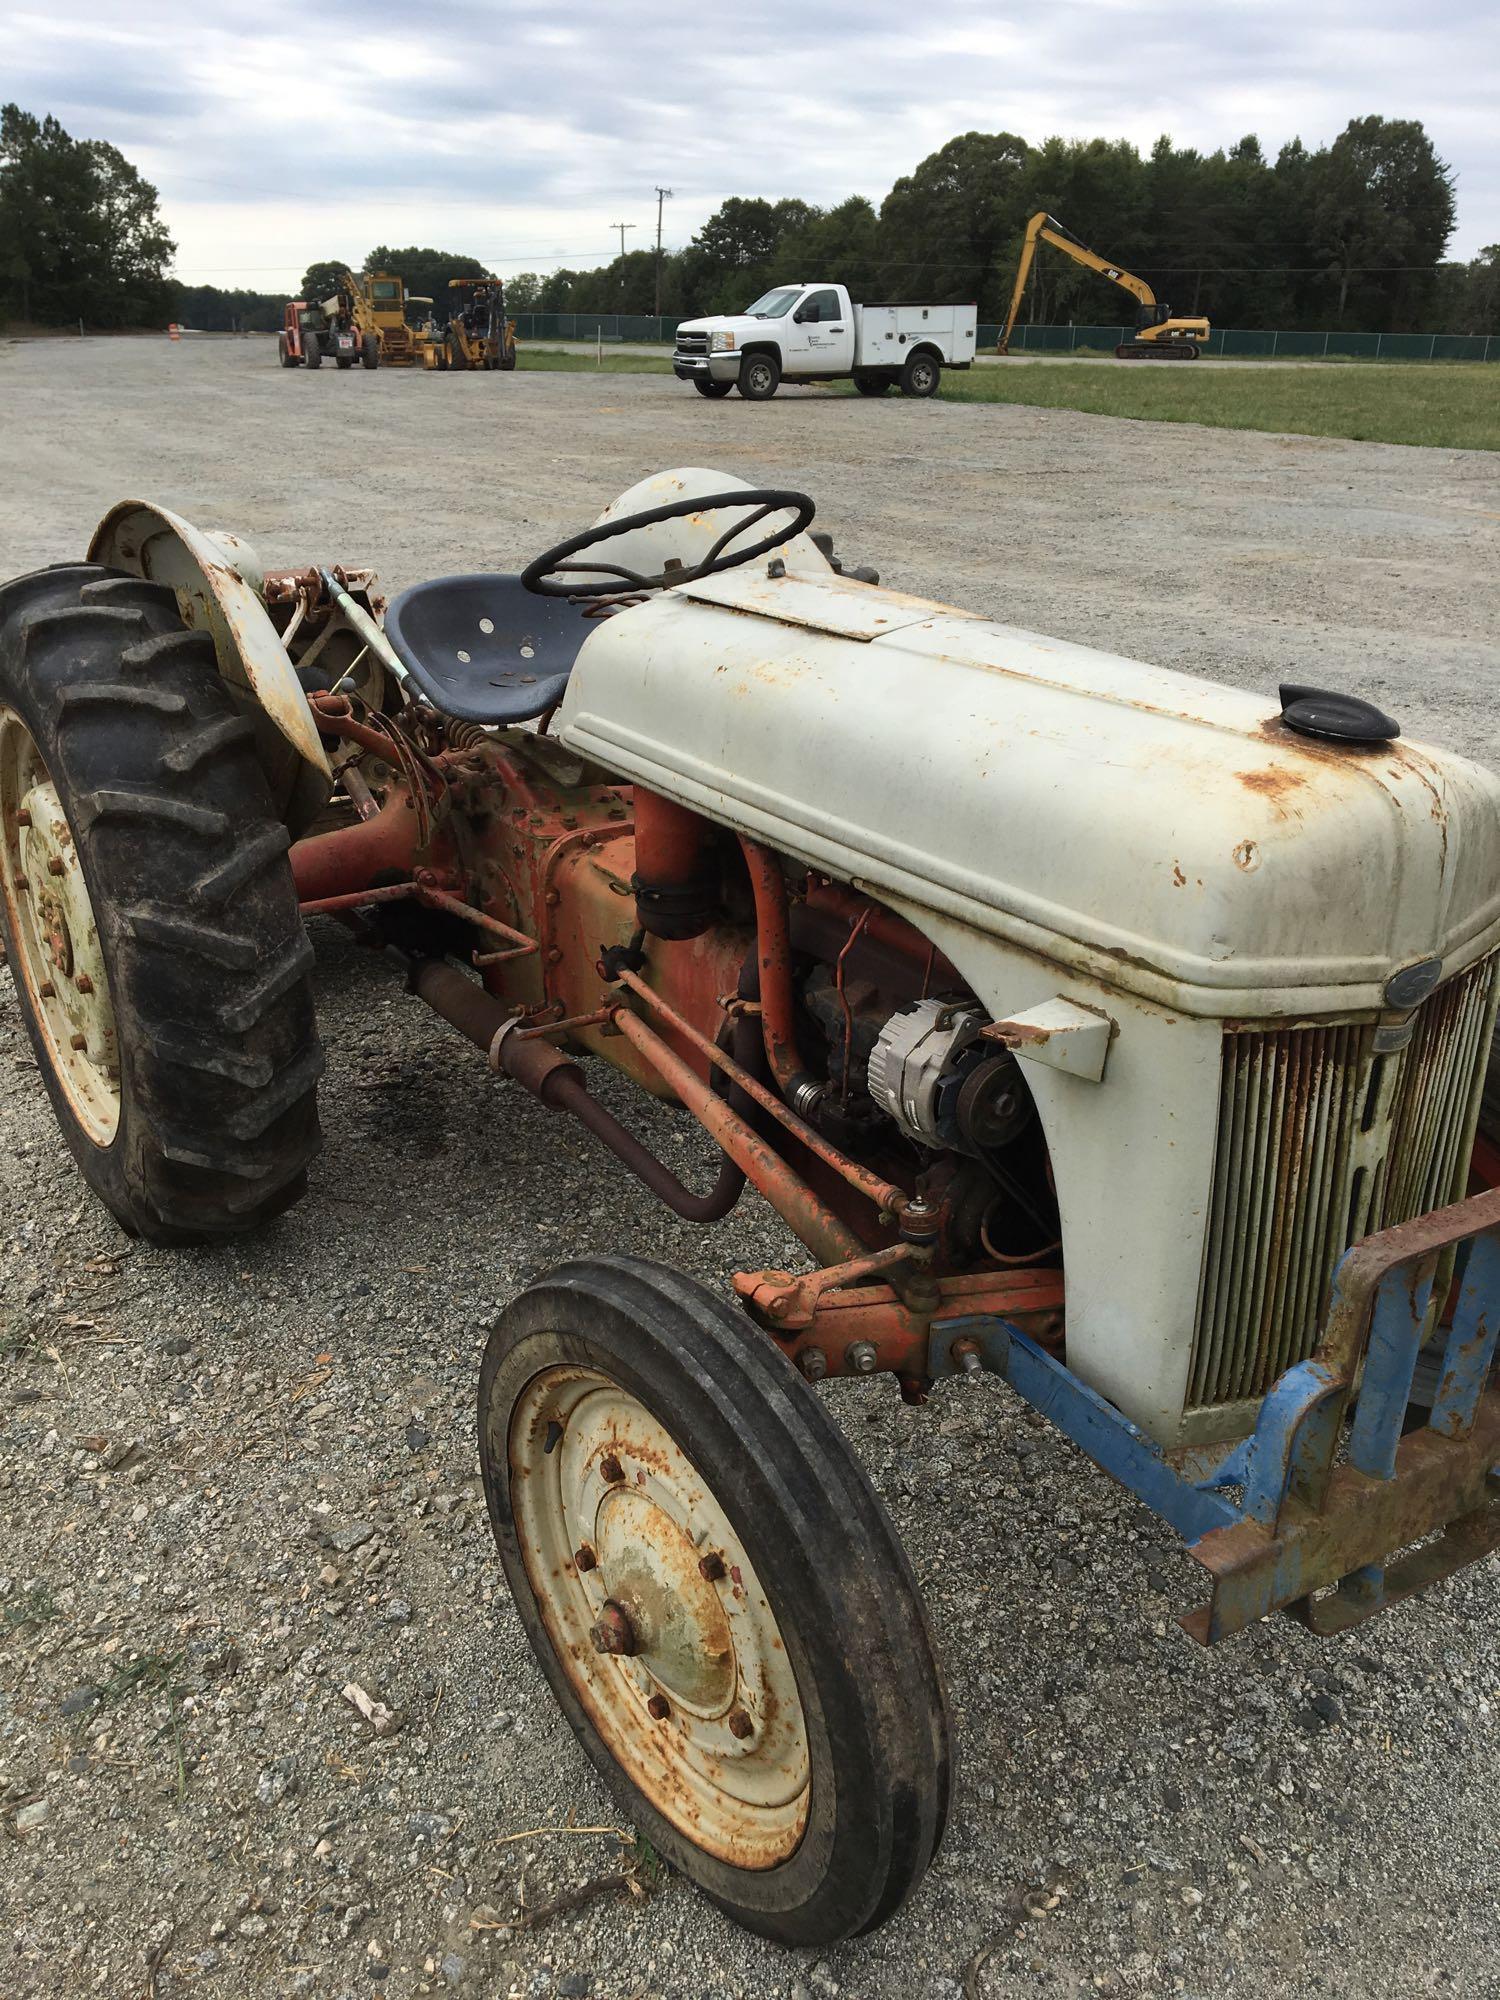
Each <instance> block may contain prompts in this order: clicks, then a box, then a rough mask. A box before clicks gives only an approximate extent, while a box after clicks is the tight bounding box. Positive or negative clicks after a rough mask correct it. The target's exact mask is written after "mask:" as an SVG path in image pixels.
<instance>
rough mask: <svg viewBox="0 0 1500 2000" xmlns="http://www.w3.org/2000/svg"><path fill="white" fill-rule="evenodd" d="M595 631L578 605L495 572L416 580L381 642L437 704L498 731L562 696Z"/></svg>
mask: <svg viewBox="0 0 1500 2000" xmlns="http://www.w3.org/2000/svg"><path fill="white" fill-rule="evenodd" d="M591 629H592V626H591V623H590V621H589V620H587V619H585V618H584V616H583V607H582V606H581V605H577V604H570V603H569V602H568V600H567V599H566V598H563V597H538V596H536V595H535V594H534V593H533V592H532V591H529V590H523V589H522V588H521V581H520V578H519V577H515V576H503V575H499V574H495V573H490V574H487V575H481V576H435V577H434V578H433V579H432V581H431V582H430V583H416V584H413V585H412V587H411V589H410V590H403V591H402V592H401V594H400V596H399V597H394V598H392V600H391V602H390V604H389V606H388V607H387V609H386V614H385V636H386V637H387V639H389V640H390V642H391V645H392V646H393V647H394V649H395V652H396V655H397V657H398V658H399V659H400V661H401V663H402V665H403V666H404V667H405V668H406V670H407V672H408V673H409V674H410V675H411V677H412V679H413V680H414V681H415V682H416V684H417V686H418V687H419V688H420V689H421V690H422V692H423V694H425V695H426V697H427V699H428V700H429V701H430V702H431V703H432V705H433V707H434V708H436V709H438V710H439V711H440V712H441V713H442V714H444V715H451V716H453V717H454V718H455V720H457V721H460V722H482V723H486V724H488V725H490V726H491V727H494V728H499V727H500V726H502V725H503V724H506V723H512V722H527V721H529V720H530V719H531V717H532V716H534V715H543V714H545V712H546V711H547V710H548V709H549V708H552V707H554V706H555V705H556V704H557V703H558V702H559V701H560V700H561V699H562V692H563V689H564V688H565V687H566V686H567V684H568V675H569V674H570V673H571V672H572V671H573V662H574V661H575V660H576V659H577V657H578V651H579V648H580V647H581V646H582V644H583V642H584V640H585V639H586V638H587V637H588V636H589V632H590V630H591Z"/></svg>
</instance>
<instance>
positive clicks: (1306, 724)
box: [1281, 681, 1401, 743]
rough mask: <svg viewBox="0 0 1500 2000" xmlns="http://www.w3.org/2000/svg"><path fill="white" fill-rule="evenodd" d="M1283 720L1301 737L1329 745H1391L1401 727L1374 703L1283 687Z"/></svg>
mask: <svg viewBox="0 0 1500 2000" xmlns="http://www.w3.org/2000/svg"><path fill="white" fill-rule="evenodd" d="M1281 719H1282V721H1283V722H1284V723H1285V724H1286V726H1287V728H1288V729H1295V730H1296V732H1297V734H1298V735H1299V736H1317V737H1320V738H1321V739H1322V740H1323V741H1324V742H1326V743H1389V742H1390V741H1391V739H1392V738H1393V737H1396V736H1399V735H1400V734H1401V725H1400V723H1399V722H1395V721H1393V720H1392V718H1391V717H1390V716H1388V715H1387V714H1386V713H1385V711H1384V710H1383V709H1379V708H1377V707H1376V706H1375V704H1374V702H1373V701H1365V700H1363V699H1362V697H1361V696H1359V695H1357V694H1338V693H1335V692H1334V691H1333V690H1332V689H1331V688H1311V687H1296V686H1294V685H1293V684H1292V683H1291V682H1290V681H1283V682H1282V685H1281Z"/></svg>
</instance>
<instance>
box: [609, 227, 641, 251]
mask: <svg viewBox="0 0 1500 2000" xmlns="http://www.w3.org/2000/svg"><path fill="white" fill-rule="evenodd" d="M609 226H610V228H611V229H618V230H619V232H620V255H621V256H622V257H623V256H624V255H625V232H626V230H627V229H634V228H635V224H634V223H633V222H612V223H611V224H610V225H609Z"/></svg>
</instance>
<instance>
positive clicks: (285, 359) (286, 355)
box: [276, 333, 297, 368]
mask: <svg viewBox="0 0 1500 2000" xmlns="http://www.w3.org/2000/svg"><path fill="white" fill-rule="evenodd" d="M276 356H277V359H278V360H279V361H280V363H281V365H282V367H283V368H295V367H296V365H297V357H296V355H295V354H293V352H292V350H291V348H290V347H289V346H288V345H287V337H286V335H285V334H284V333H278V334H277V336H276Z"/></svg>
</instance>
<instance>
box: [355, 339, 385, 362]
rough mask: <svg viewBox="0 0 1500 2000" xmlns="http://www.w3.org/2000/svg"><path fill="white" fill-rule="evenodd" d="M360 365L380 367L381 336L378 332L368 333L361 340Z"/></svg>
mask: <svg viewBox="0 0 1500 2000" xmlns="http://www.w3.org/2000/svg"><path fill="white" fill-rule="evenodd" d="M359 365H360V367H361V368H378V367H379V366H380V336H379V334H378V333H367V334H366V335H365V337H364V339H363V340H362V341H361V342H360V348H359Z"/></svg>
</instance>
